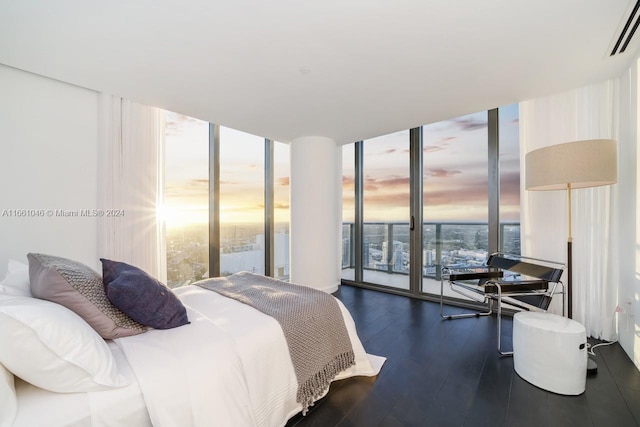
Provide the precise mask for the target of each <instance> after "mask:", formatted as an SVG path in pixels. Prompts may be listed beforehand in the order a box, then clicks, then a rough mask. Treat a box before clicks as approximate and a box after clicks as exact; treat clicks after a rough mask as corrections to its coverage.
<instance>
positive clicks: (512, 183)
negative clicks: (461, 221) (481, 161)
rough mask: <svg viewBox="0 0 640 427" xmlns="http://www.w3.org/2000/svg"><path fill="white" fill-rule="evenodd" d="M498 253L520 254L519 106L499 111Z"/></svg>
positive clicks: (507, 107)
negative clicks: (499, 251) (499, 228)
mask: <svg viewBox="0 0 640 427" xmlns="http://www.w3.org/2000/svg"><path fill="white" fill-rule="evenodd" d="M498 117H499V118H500V123H499V131H500V227H501V230H500V250H501V251H504V252H508V253H512V254H517V255H519V254H520V134H519V128H518V125H519V119H518V118H519V115H518V104H512V105H507V106H505V107H501V108H500V109H499V114H498Z"/></svg>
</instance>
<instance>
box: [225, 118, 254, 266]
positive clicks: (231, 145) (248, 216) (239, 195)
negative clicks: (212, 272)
mask: <svg viewBox="0 0 640 427" xmlns="http://www.w3.org/2000/svg"><path fill="white" fill-rule="evenodd" d="M264 236H265V226H264V138H261V137H258V136H255V135H251V134H248V133H245V132H240V131H237V130H234V129H230V128H227V127H222V126H221V127H220V275H221V276H228V275H229V274H233V273H237V272H240V271H249V272H252V273H257V274H264V266H265V262H264V256H265V247H264V246H265V241H264Z"/></svg>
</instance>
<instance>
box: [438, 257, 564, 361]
mask: <svg viewBox="0 0 640 427" xmlns="http://www.w3.org/2000/svg"><path fill="white" fill-rule="evenodd" d="M564 268H565V266H564V264H561V263H558V262H555V261H548V260H543V259H539V258H531V257H525V256H521V255H513V254H507V253H504V252H496V253H493V254H491V255H490V256H489V257H488V259H487V265H486V266H484V267H472V268H462V269H455V270H452V269H450V268H444V269H443V271H442V275H441V279H440V317H441V318H442V319H444V320H453V319H464V318H469V317H480V316H490V315H492V314H493V313H494V312H495V313H496V316H497V318H498V327H497V329H498V330H497V334H498V353H500V354H501V355H503V356H509V355H512V354H513V351H504V350H503V349H502V343H501V341H502V340H501V333H502V304H503V303H505V304H508V305H509V306H511V307H515V308H517V309H520V310H527V311H546V310H547V308H548V307H549V304H550V302H551V299H552V298H553V296H554V295H562V315H563V316H564V315H565V301H564V295H565V293H566V289H565V285H564V283H563V282H562V281H561V280H560V277H561V276H562V272H563V271H564ZM505 272H510V273H512V274H513V275H514V276H523V275H526V277H527V279H526V280H505ZM445 281H446V282H448V283H449V286H450V289H451V290H452V291H453V292H455V293H457V294H459V295H462V296H465V297H467V298H469V299H471V300H472V301H475V302H478V303H482V304H485V305H486V306H487V310H486V311H477V312H475V313H462V314H445V312H444V283H445ZM558 285H560V286H561V287H562V291H561V292H557V287H558ZM521 297H542V298H541V300H540V301H542V302H541V303H540V305H541V306H540V305H538V306H536V305H533V304H530V303H527V302H526V301H522V300H520V299H519V298H521ZM494 303H495V305H496V306H497V309H496V310H495V311H494Z"/></svg>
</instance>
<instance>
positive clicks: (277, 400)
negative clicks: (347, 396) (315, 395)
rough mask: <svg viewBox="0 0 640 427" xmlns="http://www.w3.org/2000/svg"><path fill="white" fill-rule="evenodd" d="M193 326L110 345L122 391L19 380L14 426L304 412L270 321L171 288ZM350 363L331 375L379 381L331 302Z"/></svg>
mask: <svg viewBox="0 0 640 427" xmlns="http://www.w3.org/2000/svg"><path fill="white" fill-rule="evenodd" d="M174 291H175V293H176V295H178V297H179V298H180V299H181V300H182V302H183V304H184V305H185V306H186V307H187V311H188V315H189V320H190V321H191V324H189V325H185V326H181V327H179V328H175V329H169V330H150V331H148V332H146V333H144V334H140V335H135V336H131V337H125V338H119V339H117V340H115V342H110V343H109V347H110V349H111V351H112V353H113V355H114V358H115V360H116V363H117V366H118V370H119V372H120V373H121V374H122V375H124V376H125V377H126V378H127V379H129V380H130V384H129V385H128V386H126V387H123V388H116V389H112V390H107V391H97V392H89V393H53V392H49V391H46V390H42V389H40V388H37V387H35V386H33V385H31V384H28V383H26V382H24V381H21V380H20V379H18V378H16V394H17V399H18V413H17V416H16V420H15V423H14V427H31V426H34V425H47V426H48V427H70V426H90V427H107V426H127V427H147V426H151V425H153V426H155V427H162V426H167V427H174V426H185V427H186V426H211V425H215V426H233V427H242V426H268V427H272V426H282V425H284V424H286V422H287V420H288V419H289V418H290V417H291V416H293V415H295V414H296V413H298V412H299V411H300V410H301V405H300V404H298V403H297V402H296V391H297V381H296V377H295V372H294V369H293V365H292V363H291V358H290V356H289V351H288V346H287V343H286V340H285V338H284V334H283V333H282V329H281V328H280V325H279V324H278V322H277V321H276V320H274V319H273V318H271V317H269V316H267V315H265V314H262V313H261V312H259V311H257V310H255V309H253V308H251V307H249V306H247V305H245V304H242V303H240V302H237V301H235V300H233V299H229V298H226V297H223V296H221V295H219V294H217V293H216V292H212V291H208V290H205V289H202V288H200V287H198V286H188V287H184V288H179V289H176V290H174ZM338 304H339V306H340V309H341V310H342V313H343V316H344V319H345V325H346V327H347V330H348V332H349V337H350V338H351V342H352V345H353V350H354V353H355V360H356V364H355V365H354V366H352V367H351V368H349V369H348V370H346V371H344V372H342V373H341V374H340V375H339V376H338V377H337V378H336V379H342V378H347V377H350V376H355V375H366V376H372V375H376V374H377V373H378V372H379V371H380V368H381V366H382V363H384V360H385V359H384V358H380V357H376V356H371V355H367V354H366V353H365V351H364V348H363V347H362V344H361V342H360V340H359V338H358V337H357V334H356V330H355V325H354V322H353V319H352V318H351V315H350V314H349V313H348V311H347V310H346V309H345V307H344V306H343V305H342V303H341V302H340V301H338Z"/></svg>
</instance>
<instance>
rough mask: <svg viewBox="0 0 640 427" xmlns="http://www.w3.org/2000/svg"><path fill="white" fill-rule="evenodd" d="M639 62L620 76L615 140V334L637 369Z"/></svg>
mask: <svg viewBox="0 0 640 427" xmlns="http://www.w3.org/2000/svg"><path fill="white" fill-rule="evenodd" d="M639 71H640V70H639V69H638V64H637V62H635V63H634V64H633V65H632V66H631V68H630V69H629V70H628V71H627V72H626V73H625V74H624V75H623V76H622V77H621V78H620V140H619V143H618V149H619V151H620V152H619V156H618V157H619V159H620V162H619V164H618V191H620V197H619V201H620V209H619V218H618V221H617V223H618V226H619V227H620V230H619V236H620V239H619V241H620V247H619V250H618V253H619V254H620V283H619V288H618V306H619V307H620V309H621V312H619V313H618V336H619V341H620V345H621V346H622V348H624V350H625V351H626V352H627V354H628V355H629V357H630V358H631V360H633V362H634V363H635V365H636V366H637V367H638V369H640V337H639V336H638V335H637V331H639V330H640V326H639V319H640V317H639V316H640V301H639V296H640V280H639V277H640V217H639V216H638V212H640V205H639V203H640V197H638V189H640V185H639V184H640V183H639V182H638V179H639V178H640V176H639V175H638V168H639V167H640V158H639V157H638V155H639V154H640V153H639V151H638V142H639V141H638V139H639V138H638V136H639V135H638V121H639V120H638V114H639V112H638V103H639V101H640V99H639V98H638V72H639Z"/></svg>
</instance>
